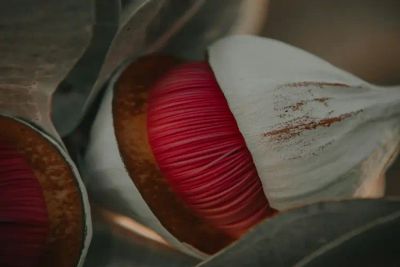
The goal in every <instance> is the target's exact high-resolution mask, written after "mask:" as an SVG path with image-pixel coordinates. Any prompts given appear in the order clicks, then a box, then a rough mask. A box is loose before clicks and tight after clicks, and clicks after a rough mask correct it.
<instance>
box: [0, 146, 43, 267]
mask: <svg viewBox="0 0 400 267" xmlns="http://www.w3.org/2000/svg"><path fill="white" fill-rule="evenodd" d="M47 235H48V216H47V209H46V204H45V201H44V198H43V193H42V189H41V187H40V185H39V182H38V180H37V179H36V177H35V175H34V173H33V171H32V167H31V166H30V165H29V164H28V162H27V161H26V160H25V158H24V157H23V155H22V154H21V153H19V152H18V151H17V150H16V149H15V148H14V147H13V146H11V145H9V144H7V143H6V142H3V141H0V266H2V267H37V266H38V262H39V260H40V257H41V256H42V255H43V253H44V250H45V245H46V239H47Z"/></svg>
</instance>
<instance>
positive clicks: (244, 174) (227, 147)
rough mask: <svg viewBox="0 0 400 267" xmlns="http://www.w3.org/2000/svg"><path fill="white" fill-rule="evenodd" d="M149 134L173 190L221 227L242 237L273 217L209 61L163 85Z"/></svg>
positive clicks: (153, 101)
mask: <svg viewBox="0 0 400 267" xmlns="http://www.w3.org/2000/svg"><path fill="white" fill-rule="evenodd" d="M148 135H149V142H150V145H151V148H152V151H153V153H154V156H155V158H156V161H157V163H158V165H159V168H160V170H161V172H162V173H163V175H164V176H165V178H166V179H167V180H168V182H169V184H170V185H171V187H172V189H173V190H174V191H175V192H176V193H177V194H178V195H179V196H180V197H181V198H182V199H183V200H184V201H185V203H187V205H189V206H190V207H191V208H192V209H193V210H194V211H195V212H196V213H197V214H199V216H201V217H203V218H204V219H206V220H208V221H209V222H210V223H212V224H213V225H215V226H216V227H218V228H220V229H222V230H224V231H226V232H227V233H229V234H231V235H234V236H239V235H240V234H242V233H243V232H244V231H246V230H247V229H248V228H249V227H251V226H253V225H254V224H256V223H257V222H259V221H260V220H262V219H264V218H265V217H267V216H268V215H271V214H272V213H273V211H272V209H271V208H269V205H268V202H267V199H266V198H265V195H264V193H263V190H262V186H261V182H260V179H259V177H258V174H257V170H256V168H255V166H254V163H253V159H252V156H251V154H250V152H249V150H248V149H247V146H246V144H245V141H244V139H243V136H242V135H241V133H240V131H239V129H238V126H237V123H236V120H235V118H234V117H233V114H232V113H231V111H230V109H229V106H228V103H227V101H226V99H225V97H224V95H223V93H222V91H221V90H220V88H219V86H218V84H217V81H216V80H215V77H214V75H213V73H212V70H211V68H210V67H209V65H208V64H207V63H205V62H195V63H185V64H182V65H180V66H178V67H176V68H175V69H173V70H171V71H169V72H168V73H167V74H166V75H165V76H164V77H163V78H162V79H160V80H159V81H157V83H156V84H155V86H154V88H152V90H151V93H150V96H149V101H148Z"/></svg>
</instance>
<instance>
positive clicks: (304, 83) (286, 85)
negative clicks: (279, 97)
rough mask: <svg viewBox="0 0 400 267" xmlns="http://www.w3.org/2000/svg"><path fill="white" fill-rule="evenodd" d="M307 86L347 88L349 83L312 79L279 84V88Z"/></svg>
mask: <svg viewBox="0 0 400 267" xmlns="http://www.w3.org/2000/svg"><path fill="white" fill-rule="evenodd" d="M307 86H314V87H319V88H324V87H345V88H348V87H350V85H347V84H344V83H329V82H314V81H304V82H295V83H286V84H283V85H280V86H279V88H284V87H294V88H297V87H307Z"/></svg>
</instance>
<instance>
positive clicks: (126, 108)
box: [113, 56, 233, 254]
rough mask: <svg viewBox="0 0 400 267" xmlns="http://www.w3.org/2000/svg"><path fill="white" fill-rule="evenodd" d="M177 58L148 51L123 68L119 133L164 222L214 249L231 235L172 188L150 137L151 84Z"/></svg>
mask: <svg viewBox="0 0 400 267" xmlns="http://www.w3.org/2000/svg"><path fill="white" fill-rule="evenodd" d="M178 63H179V61H178V60H176V59H174V58H171V57H164V56H149V57H144V58H141V59H139V60H137V61H136V62H134V63H132V64H131V65H130V66H129V67H128V68H127V69H126V70H125V71H124V72H123V73H122V75H121V77H120V78H119V80H118V82H117V84H116V86H115V89H114V99H113V117H114V129H115V135H116V139H117V142H118V148H119V152H120V154H121V157H122V159H123V161H124V164H125V166H126V168H127V170H128V173H129V176H130V177H131V178H132V180H133V182H134V183H135V185H136V187H137V189H138V190H139V192H140V193H141V195H142V197H143V198H144V200H145V201H146V203H147V204H148V205H149V207H150V209H151V210H152V212H153V213H154V214H155V215H156V216H157V218H158V219H159V221H160V222H161V223H162V225H163V226H164V227H165V228H166V229H167V230H168V231H169V232H170V233H171V234H172V235H174V236H175V237H176V238H177V239H178V240H180V241H181V242H185V243H188V244H190V245H192V246H193V247H195V248H197V249H199V250H200V251H203V252H205V253H210V254H211V253H215V252H217V251H218V250H220V249H221V248H223V247H225V246H226V245H228V244H229V243H231V242H232V241H233V238H232V237H230V236H227V234H225V233H223V232H221V231H220V230H218V229H216V228H214V227H213V226H211V225H210V224H208V223H206V222H205V221H203V220H202V219H201V218H199V217H198V216H197V215H195V214H194V213H193V212H192V211H191V210H190V209H189V208H188V207H187V206H186V204H185V203H184V202H183V201H182V200H181V199H180V198H178V197H177V196H176V195H175V193H174V192H172V191H171V189H170V187H169V185H168V184H167V181H166V180H165V179H164V177H163V175H162V174H161V172H160V170H159V169H158V166H157V163H156V161H155V159H154V157H153V154H152V151H151V148H150V145H149V143H148V139H147V96H148V90H149V89H150V88H151V86H152V84H153V83H154V82H155V81H156V80H157V79H158V78H159V77H160V76H161V75H162V74H164V73H165V72H166V71H168V70H169V69H171V68H172V67H173V66H175V65H176V64H178Z"/></svg>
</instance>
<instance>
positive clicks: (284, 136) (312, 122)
mask: <svg viewBox="0 0 400 267" xmlns="http://www.w3.org/2000/svg"><path fill="white" fill-rule="evenodd" d="M353 115H354V113H345V114H342V115H340V116H337V117H332V118H325V119H314V118H310V117H308V116H304V117H301V118H299V119H296V120H295V121H293V122H292V123H288V125H286V126H285V127H282V128H279V129H275V130H272V131H269V132H266V133H264V136H265V137H271V138H273V139H275V140H288V139H290V138H292V137H294V136H298V135H300V134H301V133H303V132H304V131H307V130H314V129H316V128H318V127H330V126H331V125H332V124H334V123H337V122H340V121H343V120H345V119H347V118H350V117H351V116H353Z"/></svg>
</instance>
